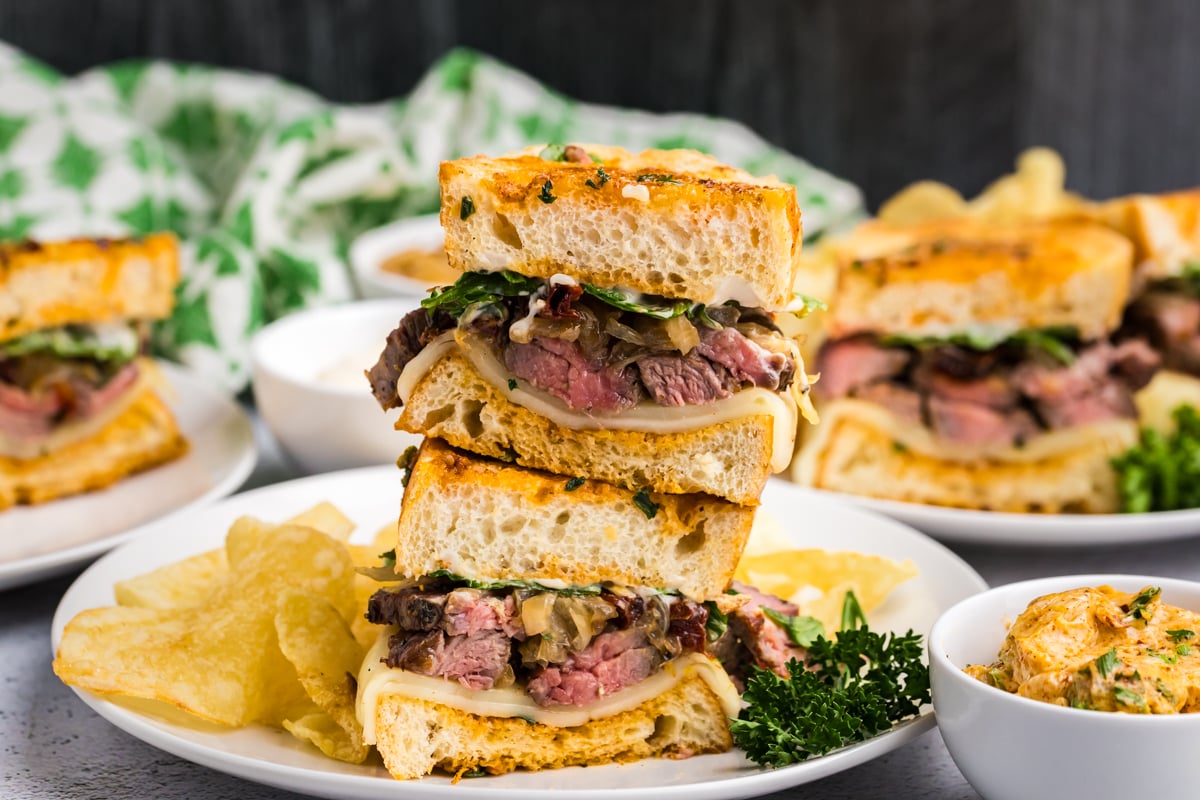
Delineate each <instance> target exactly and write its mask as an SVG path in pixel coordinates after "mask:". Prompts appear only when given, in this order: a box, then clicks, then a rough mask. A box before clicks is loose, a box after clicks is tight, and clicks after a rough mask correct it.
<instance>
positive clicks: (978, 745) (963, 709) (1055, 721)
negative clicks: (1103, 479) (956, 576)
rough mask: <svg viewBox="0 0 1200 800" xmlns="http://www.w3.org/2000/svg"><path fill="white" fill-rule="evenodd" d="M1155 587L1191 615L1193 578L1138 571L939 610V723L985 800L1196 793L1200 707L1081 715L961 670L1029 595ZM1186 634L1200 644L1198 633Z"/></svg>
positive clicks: (987, 660)
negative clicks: (1174, 711) (1179, 711)
mask: <svg viewBox="0 0 1200 800" xmlns="http://www.w3.org/2000/svg"><path fill="white" fill-rule="evenodd" d="M1104 585H1108V586H1112V587H1113V588H1114V589H1118V590H1120V591H1123V592H1135V593H1136V592H1138V591H1140V590H1141V589H1143V588H1145V587H1148V586H1156V587H1160V588H1161V589H1162V595H1161V601H1162V602H1163V603H1166V604H1169V605H1172V606H1178V607H1180V608H1185V609H1188V610H1191V611H1200V583H1194V582H1192V581H1184V580H1177V579H1170V578H1154V577H1148V576H1143V575H1067V576H1062V577H1055V578H1042V579H1039V580H1032V581H1023V582H1021V583H1013V584H1009V585H1007V586H999V587H996V588H995V589H991V590H989V591H986V592H983V593H981V594H977V595H974V596H972V597H968V598H967V599H965V600H963V601H961V602H959V603H958V604H957V605H955V606H953V607H951V608H950V609H948V610H947V611H946V612H945V613H943V614H942V616H941V617H939V618H938V620H937V622H935V623H934V626H933V629H932V630H931V631H930V633H929V668H930V679H931V682H932V688H933V706H934V710H935V713H936V714H937V723H938V727H939V728H940V729H941V732H942V738H943V740H945V742H946V748H947V749H948V750H949V751H950V755H951V757H952V758H953V759H954V763H955V764H957V765H958V768H959V769H960V770H962V773H963V775H964V776H965V777H966V779H967V780H968V781H969V782H970V783H971V785H972V786H974V787H975V789H976V790H977V791H978V792H979V793H980V794H981V795H983V796H984V797H986V798H988V800H1009V799H1011V800H1028V799H1029V798H1041V797H1047V798H1076V797H1078V798H1086V800H1106V798H1121V800H1130V798H1151V797H1153V798H1166V797H1192V796H1195V795H1196V786H1197V782H1196V776H1197V774H1198V773H1197V770H1198V769H1200V767H1198V762H1197V748H1198V747H1200V713H1186V714H1160V715H1149V714H1130V713H1122V712H1113V711H1090V710H1084V709H1079V708H1070V707H1067V706H1060V705H1054V704H1051V703H1048V702H1043V701H1041V700H1032V699H1029V698H1027V697H1021V696H1018V695H1016V694H1011V693H1009V692H1006V691H1004V690H1002V689H998V688H996V687H994V686H992V685H990V684H987V683H984V682H983V681H980V680H977V679H975V678H973V677H971V676H969V675H968V674H966V673H965V672H963V669H964V668H965V667H967V666H968V665H971V664H991V663H992V662H994V661H995V660H996V656H997V653H998V652H999V651H1000V647H1001V645H1002V644H1003V642H1004V638H1005V635H1006V634H1007V632H1008V626H1009V625H1010V624H1011V623H1012V622H1013V621H1014V620H1016V618H1017V617H1018V616H1019V615H1020V614H1021V613H1022V612H1023V611H1025V609H1026V607H1027V606H1028V605H1029V603H1030V602H1031V601H1033V600H1034V599H1036V598H1038V597H1042V596H1044V595H1048V594H1055V593H1058V592H1065V591H1069V590H1072V589H1078V588H1080V587H1085V586H1104ZM1195 634H1196V635H1195V637H1192V638H1191V639H1190V641H1191V643H1192V645H1193V646H1195V647H1200V638H1198V637H1200V630H1197V631H1196V632H1195Z"/></svg>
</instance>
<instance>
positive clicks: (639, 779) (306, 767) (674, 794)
mask: <svg viewBox="0 0 1200 800" xmlns="http://www.w3.org/2000/svg"><path fill="white" fill-rule="evenodd" d="M400 492H401V487H400V480H399V474H398V473H397V471H396V469H395V468H394V467H390V466H388V467H368V468H363V469H358V470H350V471H346V472H337V473H330V474H326V475H315V476H312V477H309V478H303V479H301V480H297V481H291V482H288V483H282V484H277V485H275V486H270V487H266V488H263V489H257V490H255V491H252V492H247V493H245V494H242V495H238V496H235V497H231V498H228V499H226V500H223V501H221V502H219V503H216V504H213V505H212V506H209V507H207V508H203V509H199V510H196V511H192V512H190V513H188V514H187V515H182V516H175V517H173V518H172V519H171V520H170V521H169V523H168V522H167V521H160V522H157V523H151V524H150V525H147V526H145V527H144V528H142V530H141V533H143V534H145V535H143V536H139V537H138V538H136V539H134V540H133V541H131V542H129V543H128V544H126V545H124V546H123V547H121V548H120V549H118V550H116V551H114V552H112V553H110V554H109V555H108V556H106V557H105V558H103V559H101V560H100V561H98V562H96V564H94V565H93V566H92V567H91V568H90V569H88V570H87V571H86V572H84V573H83V575H81V576H80V577H79V579H78V580H77V581H76V582H75V584H74V585H73V586H72V587H71V588H70V590H69V591H68V592H67V593H66V595H65V596H64V597H63V599H62V603H61V604H60V605H59V607H58V611H57V613H56V614H55V616H54V626H53V633H52V638H53V642H54V646H55V648H57V646H58V642H59V640H60V637H61V636H62V630H63V627H64V626H65V625H66V623H67V621H68V620H70V619H71V617H73V616H74V615H75V614H77V613H78V612H80V611H83V610H84V609H87V608H92V607H95V606H104V605H111V604H112V602H113V596H112V586H113V582H114V581H117V580H120V579H122V578H127V577H131V576H134V575H138V574H141V573H143V572H146V571H148V570H151V569H154V568H155V567H158V566H161V565H163V564H165V563H168V562H171V561H175V560H178V559H180V558H183V557H185V556H188V555H192V554H194V553H198V552H201V551H204V550H208V549H212V548H214V547H219V546H221V544H222V542H223V541H224V538H225V531H226V529H227V528H228V526H229V525H230V523H232V522H233V521H234V520H235V519H236V518H237V517H238V516H240V515H242V514H254V515H256V516H259V517H261V518H264V519H269V520H281V519H286V518H287V517H289V516H291V515H293V514H295V513H298V512H299V511H301V510H303V509H304V508H307V507H309V506H311V505H312V504H314V503H316V502H318V501H320V500H330V501H332V502H333V503H335V504H336V505H337V506H338V507H339V508H341V509H342V510H343V511H344V512H345V513H346V514H348V515H349V516H350V517H351V518H352V519H354V520H355V521H356V522H357V523H358V525H359V528H358V531H359V532H360V533H363V534H364V535H366V536H370V535H371V534H372V532H374V531H376V530H378V528H379V527H380V526H382V525H384V524H386V523H387V521H389V520H392V519H394V518H395V517H396V515H397V513H398V510H399V505H400ZM763 507H764V508H765V509H766V510H767V511H769V512H770V513H771V514H772V515H773V516H775V517H776V518H777V519H778V520H779V521H781V522H783V523H784V527H785V529H787V532H788V534H789V535H790V536H791V538H792V539H793V541H794V542H795V543H796V546H798V547H828V548H833V549H849V550H858V551H862V552H867V553H878V554H881V555H885V556H891V557H893V558H911V559H912V560H913V561H915V562H916V564H917V566H918V568H919V569H920V576H919V577H917V578H915V579H914V580H912V581H909V582H908V583H906V584H904V585H903V586H901V587H900V588H899V589H897V590H896V592H895V593H894V594H893V595H892V596H891V597H890V598H889V599H888V601H887V603H886V604H885V605H884V606H883V607H881V608H880V609H877V610H876V611H875V612H874V613H873V614H872V615H871V624H872V627H874V628H876V629H879V630H886V629H893V630H905V629H908V628H913V629H914V630H917V631H919V632H921V633H928V631H929V629H930V628H931V627H932V625H933V621H934V619H936V618H937V617H938V615H939V614H940V613H941V612H942V611H943V610H945V609H947V608H949V607H950V606H952V605H953V604H954V603H956V602H957V601H958V600H961V599H963V598H965V597H967V596H969V595H972V594H975V593H976V592H979V591H982V590H983V589H984V588H986V586H985V584H984V582H983V579H982V578H980V577H979V575H978V574H977V573H976V572H975V571H974V570H973V569H971V568H970V567H969V566H967V564H966V563H964V562H963V561H962V560H960V559H959V558H958V557H957V556H955V555H954V554H953V553H951V552H950V551H949V550H947V549H945V548H944V547H942V546H941V545H939V544H937V543H936V542H933V541H932V540H930V539H928V538H926V537H925V536H922V535H921V534H919V533H917V532H915V531H913V530H911V529H909V528H906V527H905V526H903V525H900V524H899V523H896V522H893V521H891V520H888V519H886V518H883V517H879V516H876V515H874V514H869V513H866V512H863V511H860V510H857V509H855V508H852V507H850V506H849V505H847V504H846V503H843V502H839V501H837V500H834V499H831V498H828V497H823V496H821V495H819V494H816V493H813V492H811V491H808V490H805V489H800V488H797V487H795V486H792V485H790V484H786V483H784V482H781V481H775V482H772V483H771V485H770V486H768V488H767V491H766V494H765V495H764V497H763ZM788 523H791V524H792V525H794V527H790V528H789V525H788ZM77 693H78V694H79V696H80V697H81V698H82V699H83V701H84V702H85V703H87V704H88V705H89V706H91V707H92V708H93V709H94V710H95V711H96V712H97V713H99V714H100V715H101V716H103V717H104V718H105V719H107V720H108V721H110V722H112V723H113V724H114V725H116V726H117V727H119V728H121V729H122V730H124V731H126V732H127V733H130V734H132V735H133V736H136V737H138V738H139V739H142V740H143V741H145V742H147V743H149V744H151V745H153V746H155V747H158V748H161V749H162V750H165V751H167V752H170V753H173V754H175V755H177V756H180V757H181V758H185V759H188V760H190V761H194V762H196V763H198V764H203V765H205V766H208V767H211V768H213V769H217V770H220V771H222V772H227V773H229V774H231V775H237V776H240V777H242V778H246V779H248V780H252V781H257V782H259V783H265V784H268V785H271V786H277V787H281V788H285V789H290V790H292V791H296V792H303V793H306V794H311V795H317V796H322V797H338V798H364V799H366V798H370V800H377V799H378V798H405V800H422V799H424V798H437V799H438V800H442V799H443V798H453V799H454V800H470V799H471V798H478V800H530V799H531V798H538V797H547V798H548V797H550V796H552V795H553V796H561V797H593V798H599V797H605V798H611V797H619V798H625V799H626V800H634V798H638V799H639V800H666V799H667V798H687V800H704V799H705V798H736V797H750V796H754V795H761V794H765V793H768V792H774V791H778V790H780V789H784V788H786V787H789V786H794V785H797V784H801V783H806V782H809V781H813V780H817V779H818V778H822V777H825V776H827V775H831V774H833V773H835V772H840V771H841V770H844V769H848V768H849V767H852V766H854V765H856V764H861V763H862V762H864V761H868V760H870V759H872V758H875V757H877V756H880V755H882V754H883V753H886V752H888V751H890V750H894V749H896V748H897V747H900V746H901V745H903V744H904V743H906V742H909V741H911V740H912V739H914V738H915V737H917V736H918V735H919V734H921V733H922V732H924V731H926V730H928V729H929V728H931V727H932V726H933V715H932V711H931V710H929V709H928V708H927V709H926V713H925V714H924V715H923V716H921V717H920V718H918V719H916V720H912V721H910V722H907V723H905V724H902V725H899V726H897V727H896V728H894V729H892V730H891V731H888V732H886V733H883V734H881V735H879V736H876V737H875V738H873V739H871V740H869V741H867V742H863V743H861V744H858V745H855V746H853V747H849V748H846V749H843V750H840V751H838V752H835V753H831V754H829V755H826V756H824V757H821V758H817V759H813V760H810V761H807V762H805V763H803V764H798V765H795V766H791V767H786V768H783V769H778V770H768V769H761V768H759V767H756V766H754V765H753V764H752V763H750V762H749V761H747V760H746V759H745V758H744V757H743V756H742V755H741V754H740V753H738V752H733V753H726V754H724V755H715V756H699V757H696V758H693V759H689V760H684V761H674V760H665V759H655V760H650V761H643V762H639V763H636V764H626V765H613V766H605V767H591V768H588V769H582V768H571V769H562V770H550V771H546V772H537V773H514V774H509V775H502V776H497V777H487V778H479V779H474V780H467V781H463V782H461V783H459V784H458V785H456V786H452V785H451V784H450V781H449V779H448V778H444V777H431V778H425V779H423V780H420V781H411V782H399V781H394V780H392V779H391V778H390V777H389V776H388V775H387V773H386V772H385V771H384V770H383V769H382V768H381V767H376V766H353V765H349V764H342V763H340V762H337V761H331V760H329V759H326V758H324V757H323V756H321V755H320V754H319V753H318V752H317V751H316V750H314V749H311V748H309V747H307V746H305V745H302V744H300V743H299V742H297V741H296V740H294V739H293V738H292V737H291V736H289V735H288V734H286V733H284V732H282V731H279V732H276V731H273V730H268V729H266V728H261V727H250V728H244V729H240V730H232V731H229V730H217V729H215V728H213V727H211V726H209V727H198V726H197V727H192V726H186V725H182V724H180V723H179V722H178V721H168V720H167V719H163V718H157V717H154V716H149V715H146V714H142V713H138V712H135V711H132V710H129V709H127V708H122V707H120V706H118V705H115V704H113V703H111V702H108V701H105V700H102V699H100V698H99V697H96V696H93V695H91V694H88V693H87V692H82V691H78V690H77Z"/></svg>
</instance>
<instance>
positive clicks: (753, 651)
mask: <svg viewBox="0 0 1200 800" xmlns="http://www.w3.org/2000/svg"><path fill="white" fill-rule="evenodd" d="M733 589H734V590H735V591H736V592H738V593H739V594H743V595H746V596H747V597H749V598H750V602H748V603H746V604H745V605H743V606H742V607H741V608H738V609H736V610H734V611H733V612H731V613H730V615H729V629H730V630H731V631H732V632H733V635H734V636H736V637H737V638H738V641H740V642H741V643H742V645H743V646H744V647H745V648H746V649H747V650H748V651H749V654H750V656H751V657H752V658H753V660H754V663H755V664H757V665H758V666H759V667H761V668H763V669H769V670H771V671H772V672H774V673H775V674H776V675H779V676H780V677H782V678H786V677H788V674H789V673H788V670H787V664H788V662H789V661H791V660H792V659H793V658H795V659H798V660H800V661H804V656H805V652H804V648H802V647H796V646H795V645H793V644H792V642H791V640H790V639H789V638H788V635H787V633H786V632H785V631H784V630H783V628H781V627H780V626H779V625H777V624H776V623H775V622H773V621H772V620H770V619H768V618H767V615H766V614H764V613H763V609H764V608H769V609H771V610H772V611H777V612H779V613H780V614H786V615H788V616H795V615H796V614H797V613H799V609H798V608H797V607H796V606H794V605H792V604H791V603H789V602H787V601H786V600H782V599H780V598H778V597H776V596H775V595H770V594H766V593H765V592H760V591H759V590H758V589H756V588H754V587H753V586H748V585H746V584H744V583H739V582H738V581H734V582H733Z"/></svg>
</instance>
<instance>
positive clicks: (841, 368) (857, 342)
mask: <svg viewBox="0 0 1200 800" xmlns="http://www.w3.org/2000/svg"><path fill="white" fill-rule="evenodd" d="M911 359H912V356H911V354H910V353H909V352H908V351H906V350H904V349H902V348H897V347H883V346H881V345H880V344H878V343H877V342H875V341H873V340H871V339H869V338H864V337H857V336H856V337H852V338H849V339H838V340H836V341H830V342H826V343H825V344H824V345H822V347H821V350H820V352H819V353H818V354H817V364H816V369H817V372H819V373H821V380H820V381H819V382H817V383H816V384H814V385H813V391H814V392H816V394H817V396H818V397H820V398H822V399H824V400H833V399H836V398H839V397H845V396H846V395H848V394H852V393H854V392H855V391H856V390H859V389H862V388H863V387H865V386H869V385H871V384H873V383H877V382H879V381H887V380H890V379H892V378H894V377H896V376H897V375H899V374H900V373H902V372H903V371H904V369H905V367H906V366H907V365H908V362H909V361H910V360H911Z"/></svg>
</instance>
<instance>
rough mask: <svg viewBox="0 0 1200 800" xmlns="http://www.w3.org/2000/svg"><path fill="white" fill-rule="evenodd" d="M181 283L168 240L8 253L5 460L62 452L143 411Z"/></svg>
mask: <svg viewBox="0 0 1200 800" xmlns="http://www.w3.org/2000/svg"><path fill="white" fill-rule="evenodd" d="M178 279H179V262H178V255H177V250H176V243H175V239H174V237H172V236H170V235H153V236H149V237H146V238H144V239H140V240H131V239H130V240H108V239H94V240H83V239H80V240H71V241H64V242H54V243H38V242H30V241H25V242H12V243H7V244H0V456H3V457H7V458H13V459H18V460H29V459H34V458H37V457H40V456H44V455H46V454H48V453H53V452H56V451H58V450H60V449H62V448H64V447H66V446H68V445H70V444H72V443H74V442H78V441H81V440H83V439H86V438H88V437H90V436H91V435H93V434H95V433H96V432H97V431H98V430H99V429H100V428H102V427H103V426H104V425H105V424H107V423H108V422H111V421H112V420H114V419H116V418H117V417H118V416H119V415H120V414H121V413H122V412H123V411H124V410H125V409H127V408H129V407H130V406H131V405H132V404H133V403H134V402H136V401H137V400H138V398H139V397H141V396H142V395H143V394H144V393H145V392H146V391H147V390H148V389H149V383H148V375H147V368H146V366H145V364H143V363H139V358H138V357H139V356H140V355H142V354H143V353H144V352H145V350H146V348H147V346H148V338H149V323H150V322H151V321H153V320H157V319H161V318H163V317H166V316H167V315H168V314H170V312H171V309H172V307H173V306H174V301H175V295H174V290H175V284H176V282H177V281H178ZM164 413H165V412H164Z"/></svg>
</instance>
